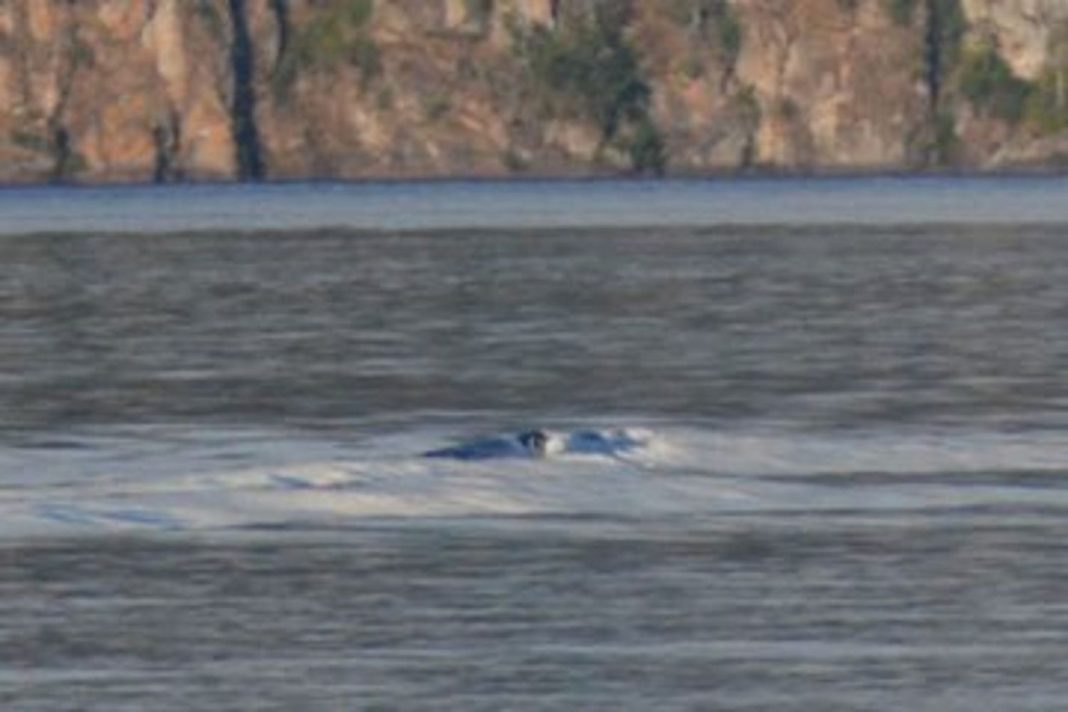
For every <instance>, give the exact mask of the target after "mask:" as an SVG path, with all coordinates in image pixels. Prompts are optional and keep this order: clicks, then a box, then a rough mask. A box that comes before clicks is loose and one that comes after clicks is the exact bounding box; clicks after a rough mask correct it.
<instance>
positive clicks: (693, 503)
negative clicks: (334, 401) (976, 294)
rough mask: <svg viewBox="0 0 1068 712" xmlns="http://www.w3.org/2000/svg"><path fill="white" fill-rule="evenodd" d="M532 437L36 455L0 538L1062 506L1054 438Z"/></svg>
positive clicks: (2, 520)
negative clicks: (58, 463) (256, 455)
mask: <svg viewBox="0 0 1068 712" xmlns="http://www.w3.org/2000/svg"><path fill="white" fill-rule="evenodd" d="M536 432H539V433H541V434H542V435H544V442H542V443H541V444H540V445H538V444H537V443H536V442H535V441H534V440H533V439H532V437H531V433H530V432H526V433H519V434H515V435H502V436H497V437H493V438H486V439H475V440H472V441H467V442H463V443H461V444H459V445H456V446H451V447H445V448H441V447H435V445H436V444H437V443H440V442H441V441H442V440H443V439H447V438H442V437H441V436H440V435H438V434H436V433H433V432H414V433H411V432H410V433H401V434H398V435H395V436H388V437H382V438H378V439H376V440H374V441H373V442H371V441H368V442H364V443H361V444H360V445H359V446H358V447H356V448H355V449H353V450H351V451H346V452H343V453H339V455H338V456H336V457H326V458H324V459H309V458H308V456H309V455H311V456H312V457H315V455H314V454H313V453H317V452H320V453H321V452H322V450H320V449H319V448H317V447H316V446H315V444H314V443H308V442H303V441H300V440H295V441H292V442H290V443H288V444H287V446H286V447H285V448H283V449H281V450H275V451H273V452H275V454H276V456H277V454H278V453H280V452H287V453H288V456H287V457H286V458H284V459H285V460H286V462H282V463H281V464H265V463H262V462H260V463H256V462H253V463H250V464H248V465H242V466H234V465H232V464H231V465H227V464H226V463H228V462H230V463H233V462H235V461H238V460H240V459H241V458H242V457H243V456H244V453H246V450H247V449H255V448H256V447H258V445H257V444H255V443H254V444H253V445H252V446H250V444H249V443H248V442H244V443H242V442H241V441H240V440H239V439H238V438H237V437H236V436H235V437H234V438H233V442H232V443H231V444H230V445H228V447H229V448H230V449H227V448H222V449H216V450H212V451H210V452H200V453H198V452H197V451H196V449H195V447H192V446H188V445H184V446H182V447H181V448H180V449H179V451H178V452H176V451H175V450H174V449H173V448H169V449H164V450H162V451H161V452H160V455H159V459H160V462H161V463H164V464H160V463H155V462H153V461H152V460H151V458H147V457H145V456H143V455H142V456H141V457H140V459H138V458H131V457H130V456H129V452H128V449H127V448H122V447H120V446H119V445H118V444H117V443H116V442H115V441H114V440H112V441H105V444H104V445H102V446H101V447H104V448H110V449H111V454H110V455H109V456H107V455H105V454H101V453H97V454H96V457H97V458H98V460H99V461H100V462H101V463H102V464H99V463H98V464H97V465H96V466H95V468H96V470H97V472H96V474H93V475H88V476H83V477H80V478H78V477H64V478H62V479H60V480H56V481H51V482H50V481H48V478H47V477H34V476H33V472H32V470H31V467H32V463H34V462H35V460H34V459H33V457H32V454H29V455H27V457H26V458H25V459H24V460H23V461H22V464H21V466H18V463H17V462H16V461H15V460H12V461H11V463H9V464H15V465H16V466H17V468H16V470H15V471H21V472H24V473H26V474H25V476H24V477H22V478H16V479H14V480H12V481H11V482H10V483H9V484H8V485H6V486H5V488H0V537H2V538H15V537H27V536H29V537H34V536H39V537H56V536H60V537H61V536H71V535H83V534H109V533H121V532H136V531H141V532H145V531H148V532H160V533H168V532H222V531H233V530H241V531H247V530H250V529H251V530H256V529H279V528H285V529H289V530H301V529H307V530H315V529H322V528H335V527H353V526H361V525H364V524H369V523H374V522H378V523H381V522H383V521H388V522H393V523H402V522H419V521H426V520H428V519H431V518H472V517H474V518H485V517H493V518H496V519H498V520H502V521H515V522H519V523H520V524H519V525H521V526H529V525H530V522H531V521H532V518H549V519H552V518H559V517H567V518H571V519H574V518H576V517H581V518H585V519H588V520H598V519H600V520H605V521H607V520H615V521H625V520H633V519H635V518H640V519H646V518H658V517H660V518H662V517H668V518H673V519H677V518H680V517H708V516H721V515H732V514H754V513H756V514H766V515H775V514H776V513H787V512H819V511H824V512H831V511H850V512H856V513H868V514H872V515H874V514H877V513H879V512H886V511H894V512H898V513H901V512H914V513H922V512H928V511H933V510H938V509H943V508H963V507H979V508H982V507H1033V506H1042V507H1061V506H1063V507H1068V481H1066V479H1065V478H1064V477H1063V473H1064V471H1065V468H1064V463H1065V462H1068V445H1066V444H1065V443H1064V442H1063V439H1062V438H1060V437H1059V436H1057V435H1056V434H1053V433H1047V434H1042V433H1030V434H1027V435H1018V436H1012V435H1005V434H991V433H970V434H968V433H965V434H962V433H958V434H943V435H942V436H936V435H930V434H928V435H911V436H908V435H903V434H897V435H895V436H881V435H872V434H868V435H863V434H860V435H856V434H854V435H840V436H820V435H802V434H797V435H793V434H784V433H775V432H745V433H742V432H721V431H708V430H700V429H685V428H663V429H658V430H656V431H651V430H643V429H637V428H633V429H631V428H627V429H617V430H595V429H580V430H574V431H552V430H550V431H536ZM261 439H263V438H261ZM275 440H277V438H275ZM258 442H259V441H256V443H258ZM275 446H276V447H278V445H277V443H276V444H275ZM83 449H85V450H92V447H91V446H90V445H86V446H85V447H84V448H83ZM70 452H71V455H70V456H71V457H73V458H78V459H79V462H83V463H84V462H88V461H89V458H88V456H87V455H86V454H85V453H84V452H82V451H81V450H79V449H76V448H74V449H71V451H70ZM261 457H262V456H261ZM279 459H282V458H281V457H279ZM131 460H133V461H132V462H131ZM176 463H178V464H176ZM36 464H37V466H39V467H41V468H42V469H43V470H48V469H49V468H50V464H54V463H50V464H49V463H43V462H40V461H36ZM168 468H169V469H168ZM181 468H185V471H184V472H183V471H181ZM60 469H61V468H60ZM73 469H75V468H73V467H72V468H70V470H71V471H73ZM516 518H518V519H516Z"/></svg>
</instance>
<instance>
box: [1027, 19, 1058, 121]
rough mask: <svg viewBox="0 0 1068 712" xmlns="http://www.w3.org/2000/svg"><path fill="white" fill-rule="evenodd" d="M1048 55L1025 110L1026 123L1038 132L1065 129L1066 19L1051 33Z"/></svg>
mask: <svg viewBox="0 0 1068 712" xmlns="http://www.w3.org/2000/svg"><path fill="white" fill-rule="evenodd" d="M1048 57H1049V60H1048V62H1047V64H1046V67H1045V69H1043V71H1042V74H1041V75H1040V76H1039V77H1038V80H1037V81H1036V82H1035V83H1034V86H1033V89H1032V91H1031V94H1030V96H1029V97H1028V101H1027V106H1026V107H1025V109H1024V116H1025V118H1026V120H1027V123H1028V124H1030V125H1031V127H1032V128H1034V129H1035V130H1037V131H1038V132H1040V133H1054V132H1057V131H1063V130H1065V129H1068V22H1064V23H1061V24H1060V25H1059V26H1057V27H1055V28H1054V29H1053V31H1052V32H1051V33H1050V38H1049V47H1048Z"/></svg>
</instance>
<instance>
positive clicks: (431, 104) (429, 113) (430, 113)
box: [423, 93, 452, 122]
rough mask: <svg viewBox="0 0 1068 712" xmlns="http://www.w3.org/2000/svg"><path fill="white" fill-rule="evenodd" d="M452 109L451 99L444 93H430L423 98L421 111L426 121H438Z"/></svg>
mask: <svg viewBox="0 0 1068 712" xmlns="http://www.w3.org/2000/svg"><path fill="white" fill-rule="evenodd" d="M451 110H452V101H451V100H450V99H449V95H448V94H445V93H437V94H432V95H430V96H428V97H426V98H425V99H424V100H423V113H424V114H425V115H426V118H427V121H431V122H433V121H438V120H439V119H441V118H442V117H444V116H445V114H447V113H449V112H450V111H451Z"/></svg>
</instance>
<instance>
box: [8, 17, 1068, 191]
mask: <svg viewBox="0 0 1068 712" xmlns="http://www.w3.org/2000/svg"><path fill="white" fill-rule="evenodd" d="M1066 76H1068V3H1064V2H1062V1H1061V0H650V1H649V2H644V1H639V0H629V1H628V0H77V1H76V2H75V1H73V0H0V181H4V182H34V181H48V180H54V181H86V182H98V181H171V180H183V179H235V178H236V179H260V178H271V179H284V178H299V177H313V176H314V177H343V178H350V177H366V176H441V175H510V174H602V173H622V172H649V173H660V172H664V171H667V172H670V173H679V174H685V173H712V172H716V173H721V172H736V171H751V170H776V171H846V170H850V171H851V170H913V169H917V170H919V169H967V170H985V169H1010V168H1030V167H1036V168H1056V167H1058V166H1059V165H1061V163H1062V162H1063V161H1064V159H1065V157H1066V156H1068V87H1066V83H1068V82H1066Z"/></svg>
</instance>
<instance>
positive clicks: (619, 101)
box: [515, 5, 665, 173]
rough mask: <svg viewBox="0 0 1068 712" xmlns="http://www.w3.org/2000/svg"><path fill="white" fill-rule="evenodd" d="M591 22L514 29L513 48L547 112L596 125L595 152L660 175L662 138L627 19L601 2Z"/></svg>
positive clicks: (616, 8) (642, 170)
mask: <svg viewBox="0 0 1068 712" xmlns="http://www.w3.org/2000/svg"><path fill="white" fill-rule="evenodd" d="M604 7H606V8H608V10H607V11H606V12H604V13H600V12H599V13H597V14H596V16H595V17H594V18H593V19H592V20H587V21H581V22H575V23H569V24H568V25H566V26H565V27H563V28H561V29H560V30H555V31H554V30H550V29H548V28H545V27H542V26H534V27H532V28H530V29H522V28H519V29H517V30H516V32H517V34H518V36H517V37H516V42H515V47H516V49H517V52H518V54H519V58H520V59H521V60H522V61H523V62H524V64H525V65H526V67H527V69H528V71H529V74H530V77H531V79H532V81H533V83H534V85H535V87H536V89H537V90H538V92H539V94H540V100H541V102H542V104H543V106H544V107H545V108H546V110H547V111H548V112H549V113H550V114H560V115H565V116H568V115H569V116H571V117H573V118H581V119H587V120H590V121H593V122H595V123H596V125H597V127H598V129H599V131H600V133H601V146H600V148H599V150H598V155H600V154H601V152H602V151H603V150H604V149H606V148H608V147H614V148H616V149H620V150H623V151H624V152H625V153H627V154H628V155H629V156H630V159H631V163H632V166H633V168H634V170H636V171H639V172H653V173H660V172H662V171H663V168H664V163H665V156H664V151H663V142H662V140H661V138H660V136H659V132H658V131H657V128H656V125H655V123H654V122H653V120H652V117H651V116H650V114H649V100H650V96H651V90H650V88H649V85H648V84H647V83H646V81H645V78H644V75H643V73H642V69H641V66H640V62H639V57H638V53H637V51H636V50H635V49H634V48H633V46H631V44H630V43H629V42H628V41H627V39H626V37H625V36H624V29H625V23H626V21H627V17H626V14H625V13H620V12H617V10H618V8H619V7H620V6H615V8H613V7H612V6H608V5H606V6H604Z"/></svg>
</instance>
